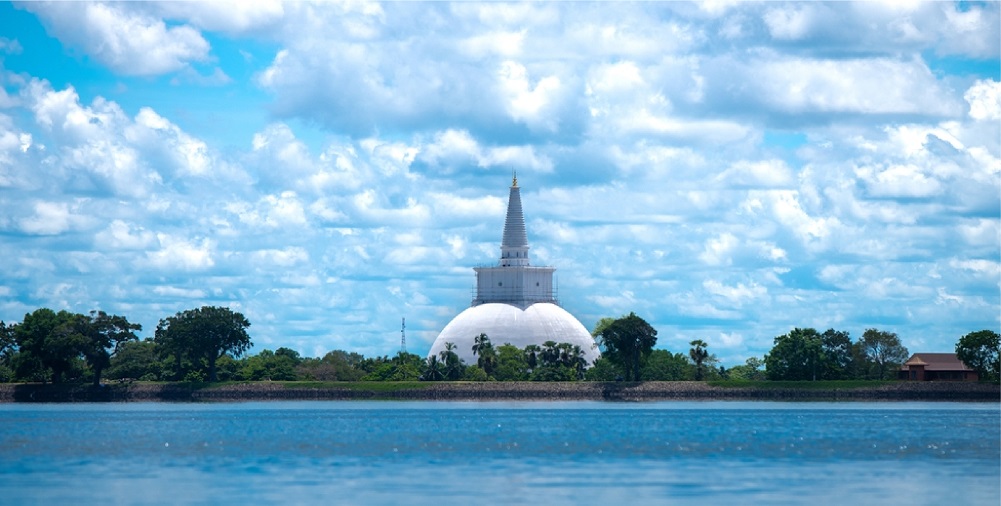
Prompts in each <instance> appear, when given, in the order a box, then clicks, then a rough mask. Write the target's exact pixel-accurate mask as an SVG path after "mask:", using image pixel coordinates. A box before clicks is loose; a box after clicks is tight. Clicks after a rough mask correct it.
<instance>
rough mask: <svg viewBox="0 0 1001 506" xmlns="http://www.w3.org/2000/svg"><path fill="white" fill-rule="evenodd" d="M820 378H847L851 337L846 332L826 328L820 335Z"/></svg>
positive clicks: (850, 359) (849, 367) (849, 372)
mask: <svg viewBox="0 0 1001 506" xmlns="http://www.w3.org/2000/svg"><path fill="white" fill-rule="evenodd" d="M820 341H821V348H822V349H821V354H822V355H821V356H822V362H821V373H820V375H821V379H825V380H842V379H848V378H849V376H850V374H851V369H852V359H853V355H852V338H851V337H850V336H849V334H848V332H843V331H840V330H834V329H827V330H825V331H824V333H823V334H821V336H820Z"/></svg>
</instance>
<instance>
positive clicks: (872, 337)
mask: <svg viewBox="0 0 1001 506" xmlns="http://www.w3.org/2000/svg"><path fill="white" fill-rule="evenodd" d="M859 344H860V345H861V347H862V350H863V352H864V353H865V360H866V362H867V364H868V367H867V369H868V371H869V374H868V375H867V376H868V377H870V378H875V379H886V378H888V377H889V378H892V377H893V375H894V374H895V372H896V370H898V369H900V365H901V364H903V363H904V361H905V360H907V357H908V356H909V353H908V352H907V348H905V347H904V345H903V344H901V343H900V338H899V337H897V334H895V333H893V332H886V331H882V330H876V329H866V331H865V333H863V334H862V338H861V339H859Z"/></svg>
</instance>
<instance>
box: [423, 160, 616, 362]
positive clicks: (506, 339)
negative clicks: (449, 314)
mask: <svg viewBox="0 0 1001 506" xmlns="http://www.w3.org/2000/svg"><path fill="white" fill-rule="evenodd" d="M473 270H474V271H476V297H475V298H474V299H473V303H472V305H471V306H470V307H469V309H466V310H465V311H463V312H461V313H459V315H458V316H456V317H455V318H453V319H452V321H451V322H449V324H448V325H446V326H445V329H444V330H442V331H441V333H440V334H438V338H437V339H435V340H434V344H432V345H431V351H429V352H428V356H431V355H437V354H438V353H439V352H441V351H442V350H444V349H445V343H453V344H455V346H456V349H455V352H456V353H457V354H458V355H459V357H460V358H462V359H463V360H464V361H465V362H466V363H467V364H475V363H476V357H475V356H474V355H473V350H472V348H473V340H474V339H475V338H476V336H478V335H480V334H486V335H487V337H489V338H490V342H491V343H492V344H493V345H494V346H495V347H496V346H500V345H502V344H512V345H514V346H517V347H518V348H524V347H526V346H528V345H530V344H536V345H540V346H541V345H542V344H543V343H545V342H546V341H554V342H556V343H570V344H572V345H578V346H580V347H581V349H582V350H583V351H584V356H585V358H586V359H587V361H588V363H593V362H594V360H596V359H597V358H598V357H599V356H600V352H599V351H598V348H597V346H595V343H594V339H593V338H592V337H591V334H590V333H589V332H588V331H587V329H586V328H584V325H582V324H581V323H580V322H579V321H577V319H576V318H574V317H573V315H571V314H570V313H568V312H566V310H564V309H563V308H561V307H560V306H559V305H558V303H557V301H556V296H555V292H554V289H553V288H554V287H553V272H554V271H555V270H556V269H555V268H553V267H535V266H532V265H531V263H530V262H529V259H528V235H527V233H526V232H525V217H524V215H523V214H522V211H521V188H519V187H518V178H517V177H515V178H514V181H513V182H512V183H511V193H510V196H509V197H508V203H507V219H506V220H505V222H504V238H503V240H502V241H501V257H500V262H499V263H498V264H497V266H496V267H476V268H474V269H473Z"/></svg>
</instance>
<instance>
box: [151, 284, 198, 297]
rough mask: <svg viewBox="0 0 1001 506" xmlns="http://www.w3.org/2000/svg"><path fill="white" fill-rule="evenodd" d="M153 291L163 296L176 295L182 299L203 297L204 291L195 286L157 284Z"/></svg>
mask: <svg viewBox="0 0 1001 506" xmlns="http://www.w3.org/2000/svg"><path fill="white" fill-rule="evenodd" d="M153 293H155V294H157V295H161V296H164V297H177V298H184V299H204V298H205V295H206V294H205V291H204V290H200V289H197V288H178V287H176V286H157V287H154V288H153Z"/></svg>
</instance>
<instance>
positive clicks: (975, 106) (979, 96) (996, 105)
mask: <svg viewBox="0 0 1001 506" xmlns="http://www.w3.org/2000/svg"><path fill="white" fill-rule="evenodd" d="M963 99H965V100H966V101H967V102H968V103H969V104H970V117H971V118H973V119H975V120H980V121H983V120H994V121H997V120H999V119H1001V82H997V81H993V80H989V79H985V80H978V81H977V82H975V83H973V86H970V89H968V90H966V93H964V94H963Z"/></svg>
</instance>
